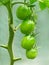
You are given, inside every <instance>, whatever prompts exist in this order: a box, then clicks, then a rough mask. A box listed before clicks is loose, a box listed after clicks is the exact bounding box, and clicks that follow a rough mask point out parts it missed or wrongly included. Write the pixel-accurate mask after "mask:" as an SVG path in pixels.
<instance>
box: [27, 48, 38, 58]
mask: <svg viewBox="0 0 49 65" xmlns="http://www.w3.org/2000/svg"><path fill="white" fill-rule="evenodd" d="M37 54H38V51H37V49H35V48H34V49H31V50H26V57H27V58H28V59H34V58H36V56H37Z"/></svg>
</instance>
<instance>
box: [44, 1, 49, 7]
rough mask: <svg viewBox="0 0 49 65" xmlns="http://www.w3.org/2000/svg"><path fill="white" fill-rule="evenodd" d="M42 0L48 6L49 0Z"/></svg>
mask: <svg viewBox="0 0 49 65" xmlns="http://www.w3.org/2000/svg"><path fill="white" fill-rule="evenodd" d="M44 2H45V4H46V6H47V7H48V8H49V0H45V1H44Z"/></svg>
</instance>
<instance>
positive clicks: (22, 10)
mask: <svg viewBox="0 0 49 65" xmlns="http://www.w3.org/2000/svg"><path fill="white" fill-rule="evenodd" d="M30 15H31V10H30V8H29V7H27V6H26V5H21V6H19V7H18V8H17V10H16V16H17V17H18V18H19V19H21V20H24V19H26V18H27V17H29V16H30Z"/></svg>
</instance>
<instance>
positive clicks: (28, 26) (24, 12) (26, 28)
mask: <svg viewBox="0 0 49 65" xmlns="http://www.w3.org/2000/svg"><path fill="white" fill-rule="evenodd" d="M31 15H32V11H31V9H30V7H28V6H27V5H22V6H19V7H18V8H17V11H16V16H17V17H18V18H19V19H20V20H23V21H22V23H21V26H20V31H21V32H22V33H23V34H25V36H24V37H23V38H22V41H21V46H22V48H24V49H26V56H27V58H28V59H34V58H35V57H36V56H37V49H36V48H35V45H36V40H35V37H34V36H32V35H31V33H32V32H33V31H34V29H35V22H34V21H33V20H31V19H30V17H31Z"/></svg>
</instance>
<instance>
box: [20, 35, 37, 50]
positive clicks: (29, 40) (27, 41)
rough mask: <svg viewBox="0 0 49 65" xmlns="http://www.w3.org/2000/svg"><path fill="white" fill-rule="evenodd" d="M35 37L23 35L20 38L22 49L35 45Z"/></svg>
mask: <svg viewBox="0 0 49 65" xmlns="http://www.w3.org/2000/svg"><path fill="white" fill-rule="evenodd" d="M35 42H36V40H35V38H34V37H32V36H30V35H29V36H24V37H23V39H22V42H21V46H22V48H24V49H27V50H29V49H31V48H32V47H33V46H34V45H35Z"/></svg>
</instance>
